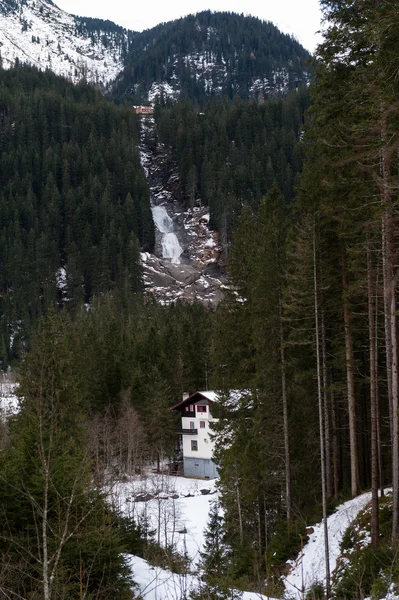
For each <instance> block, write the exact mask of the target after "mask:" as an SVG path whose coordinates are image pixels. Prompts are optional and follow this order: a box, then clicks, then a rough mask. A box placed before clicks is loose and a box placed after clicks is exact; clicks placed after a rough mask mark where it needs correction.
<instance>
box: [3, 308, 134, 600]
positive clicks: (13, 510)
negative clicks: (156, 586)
mask: <svg viewBox="0 0 399 600" xmlns="http://www.w3.org/2000/svg"><path fill="white" fill-rule="evenodd" d="M76 342H77V339H76V333H75V331H74V328H73V327H72V323H71V321H70V319H68V317H67V314H66V313H64V314H62V315H55V314H52V315H51V316H50V317H49V318H48V319H47V320H46V321H45V322H41V323H40V326H39V330H38V332H37V334H36V336H35V340H34V343H33V346H32V349H31V351H30V353H29V354H28V355H27V357H26V359H25V361H24V363H23V365H22V367H21V375H20V377H21V379H20V386H21V387H20V393H21V397H22V406H21V411H20V413H19V414H18V415H17V416H16V417H15V419H14V421H13V422H12V423H11V424H10V434H9V437H10V441H9V443H8V445H7V446H6V448H5V449H4V450H2V452H1V453H0V478H1V486H0V507H1V513H2V514H1V519H0V523H1V525H0V552H1V555H2V570H1V573H0V587H1V588H2V589H5V590H7V593H9V594H12V595H19V596H20V597H21V596H22V597H29V598H35V597H42V598H46V597H47V598H53V597H60V596H62V597H67V598H74V597H75V598H76V597H77V596H78V595H79V591H80V590H82V589H85V590H87V596H88V597H93V595H94V594H95V596H96V597H97V598H101V599H103V600H105V599H109V600H111V598H112V599H115V598H118V599H120V600H122V599H128V598H131V591H130V587H131V580H130V575H129V572H128V569H127V567H126V565H125V560H124V558H123V556H122V552H126V551H127V548H128V546H129V547H131V546H132V541H131V540H132V536H133V537H135V539H136V545H137V542H138V539H139V532H138V531H137V529H136V530H135V529H134V528H133V529H132V526H130V539H129V542H130V543H129V544H127V541H128V540H127V539H126V534H124V535H121V534H120V532H119V531H118V529H119V524H118V518H117V517H116V516H115V514H114V513H113V511H112V510H111V508H110V507H109V506H108V505H107V503H106V501H105V497H104V495H103V494H102V493H100V492H99V491H97V490H96V489H95V488H94V487H93V486H92V485H91V481H90V479H91V478H90V460H89V455H88V452H87V447H86V444H87V431H86V422H87V408H88V407H87V403H86V402H85V400H86V398H85V396H84V387H83V379H82V377H81V376H80V372H79V363H78V362H77V360H76V355H75V348H76ZM124 538H125V539H124ZM46 584H47V586H48V589H47V591H45V588H46Z"/></svg>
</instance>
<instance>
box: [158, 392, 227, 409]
mask: <svg viewBox="0 0 399 600" xmlns="http://www.w3.org/2000/svg"><path fill="white" fill-rule="evenodd" d="M195 396H202V397H203V398H204V400H209V401H210V402H215V401H217V399H218V395H217V393H216V392H194V394H191V396H188V397H187V398H184V399H183V400H181V401H180V402H178V403H177V404H175V406H172V408H170V409H169V410H176V408H182V407H183V406H185V405H186V404H193V399H194V398H195ZM195 402H198V400H195Z"/></svg>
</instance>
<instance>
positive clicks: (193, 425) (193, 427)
mask: <svg viewBox="0 0 399 600" xmlns="http://www.w3.org/2000/svg"><path fill="white" fill-rule="evenodd" d="M190 429H195V423H194V421H190Z"/></svg>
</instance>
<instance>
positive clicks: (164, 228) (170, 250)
mask: <svg viewBox="0 0 399 600" xmlns="http://www.w3.org/2000/svg"><path fill="white" fill-rule="evenodd" d="M151 210H152V216H153V219H154V223H155V226H156V228H157V229H158V231H159V232H160V233H161V234H162V239H161V245H162V258H167V259H169V260H170V261H171V262H172V263H174V264H175V265H178V264H179V263H180V256H181V254H182V252H183V248H182V247H181V246H180V244H179V240H178V239H177V237H176V234H175V233H174V232H173V229H174V225H173V221H172V219H171V218H170V216H169V215H168V213H167V212H166V208H165V207H164V206H152V208H151Z"/></svg>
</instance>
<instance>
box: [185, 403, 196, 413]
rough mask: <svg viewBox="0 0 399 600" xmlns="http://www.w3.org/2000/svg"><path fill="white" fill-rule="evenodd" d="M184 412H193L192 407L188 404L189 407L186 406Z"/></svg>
mask: <svg viewBox="0 0 399 600" xmlns="http://www.w3.org/2000/svg"><path fill="white" fill-rule="evenodd" d="M184 410H185V411H186V412H194V405H193V404H190V406H186V407H185V409H184Z"/></svg>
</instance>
